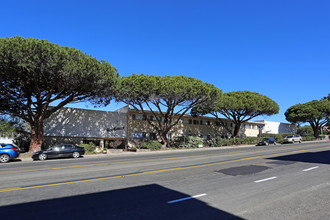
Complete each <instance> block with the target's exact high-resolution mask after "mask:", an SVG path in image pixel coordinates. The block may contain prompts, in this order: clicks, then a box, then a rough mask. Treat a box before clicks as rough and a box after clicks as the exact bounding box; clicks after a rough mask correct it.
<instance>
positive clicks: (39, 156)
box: [32, 144, 85, 160]
mask: <svg viewBox="0 0 330 220" xmlns="http://www.w3.org/2000/svg"><path fill="white" fill-rule="evenodd" d="M84 154H85V149H84V148H83V147H78V146H76V145H73V144H61V145H55V146H52V147H50V148H48V149H47V150H42V151H37V152H35V153H34V154H33V155H32V159H33V160H46V159H48V158H59V157H73V158H78V157H80V156H81V155H84Z"/></svg>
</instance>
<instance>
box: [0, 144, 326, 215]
mask: <svg viewBox="0 0 330 220" xmlns="http://www.w3.org/2000/svg"><path fill="white" fill-rule="evenodd" d="M329 164H330V142H308V143H302V144H286V145H276V146H267V147H266V146H261V147H240V148H227V149H224V148H223V149H221V148H216V149H196V150H187V151H166V152H156V153H154V152H151V153H130V154H129V153H127V154H119V155H110V156H109V155H105V156H85V157H84V158H79V159H56V160H47V161H17V162H12V163H8V164H0V216H1V219H330V208H329V207H330V165H329Z"/></svg>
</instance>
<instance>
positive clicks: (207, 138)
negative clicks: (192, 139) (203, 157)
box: [202, 134, 211, 140]
mask: <svg viewBox="0 0 330 220" xmlns="http://www.w3.org/2000/svg"><path fill="white" fill-rule="evenodd" d="M202 138H203V139H204V140H211V135H209V134H208V135H203V136H202Z"/></svg>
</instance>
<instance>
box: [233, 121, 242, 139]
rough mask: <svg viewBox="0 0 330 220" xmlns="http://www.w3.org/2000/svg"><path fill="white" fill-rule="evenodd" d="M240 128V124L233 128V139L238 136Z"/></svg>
mask: <svg viewBox="0 0 330 220" xmlns="http://www.w3.org/2000/svg"><path fill="white" fill-rule="evenodd" d="M240 128H241V124H240V123H238V124H235V128H234V135H233V136H234V137H238V135H239V129H240Z"/></svg>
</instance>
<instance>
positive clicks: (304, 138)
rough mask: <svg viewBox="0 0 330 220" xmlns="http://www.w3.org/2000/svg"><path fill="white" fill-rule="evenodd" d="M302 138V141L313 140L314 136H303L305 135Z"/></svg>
mask: <svg viewBox="0 0 330 220" xmlns="http://www.w3.org/2000/svg"><path fill="white" fill-rule="evenodd" d="M302 140H303V141H315V140H316V137H314V136H305V137H302Z"/></svg>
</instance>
